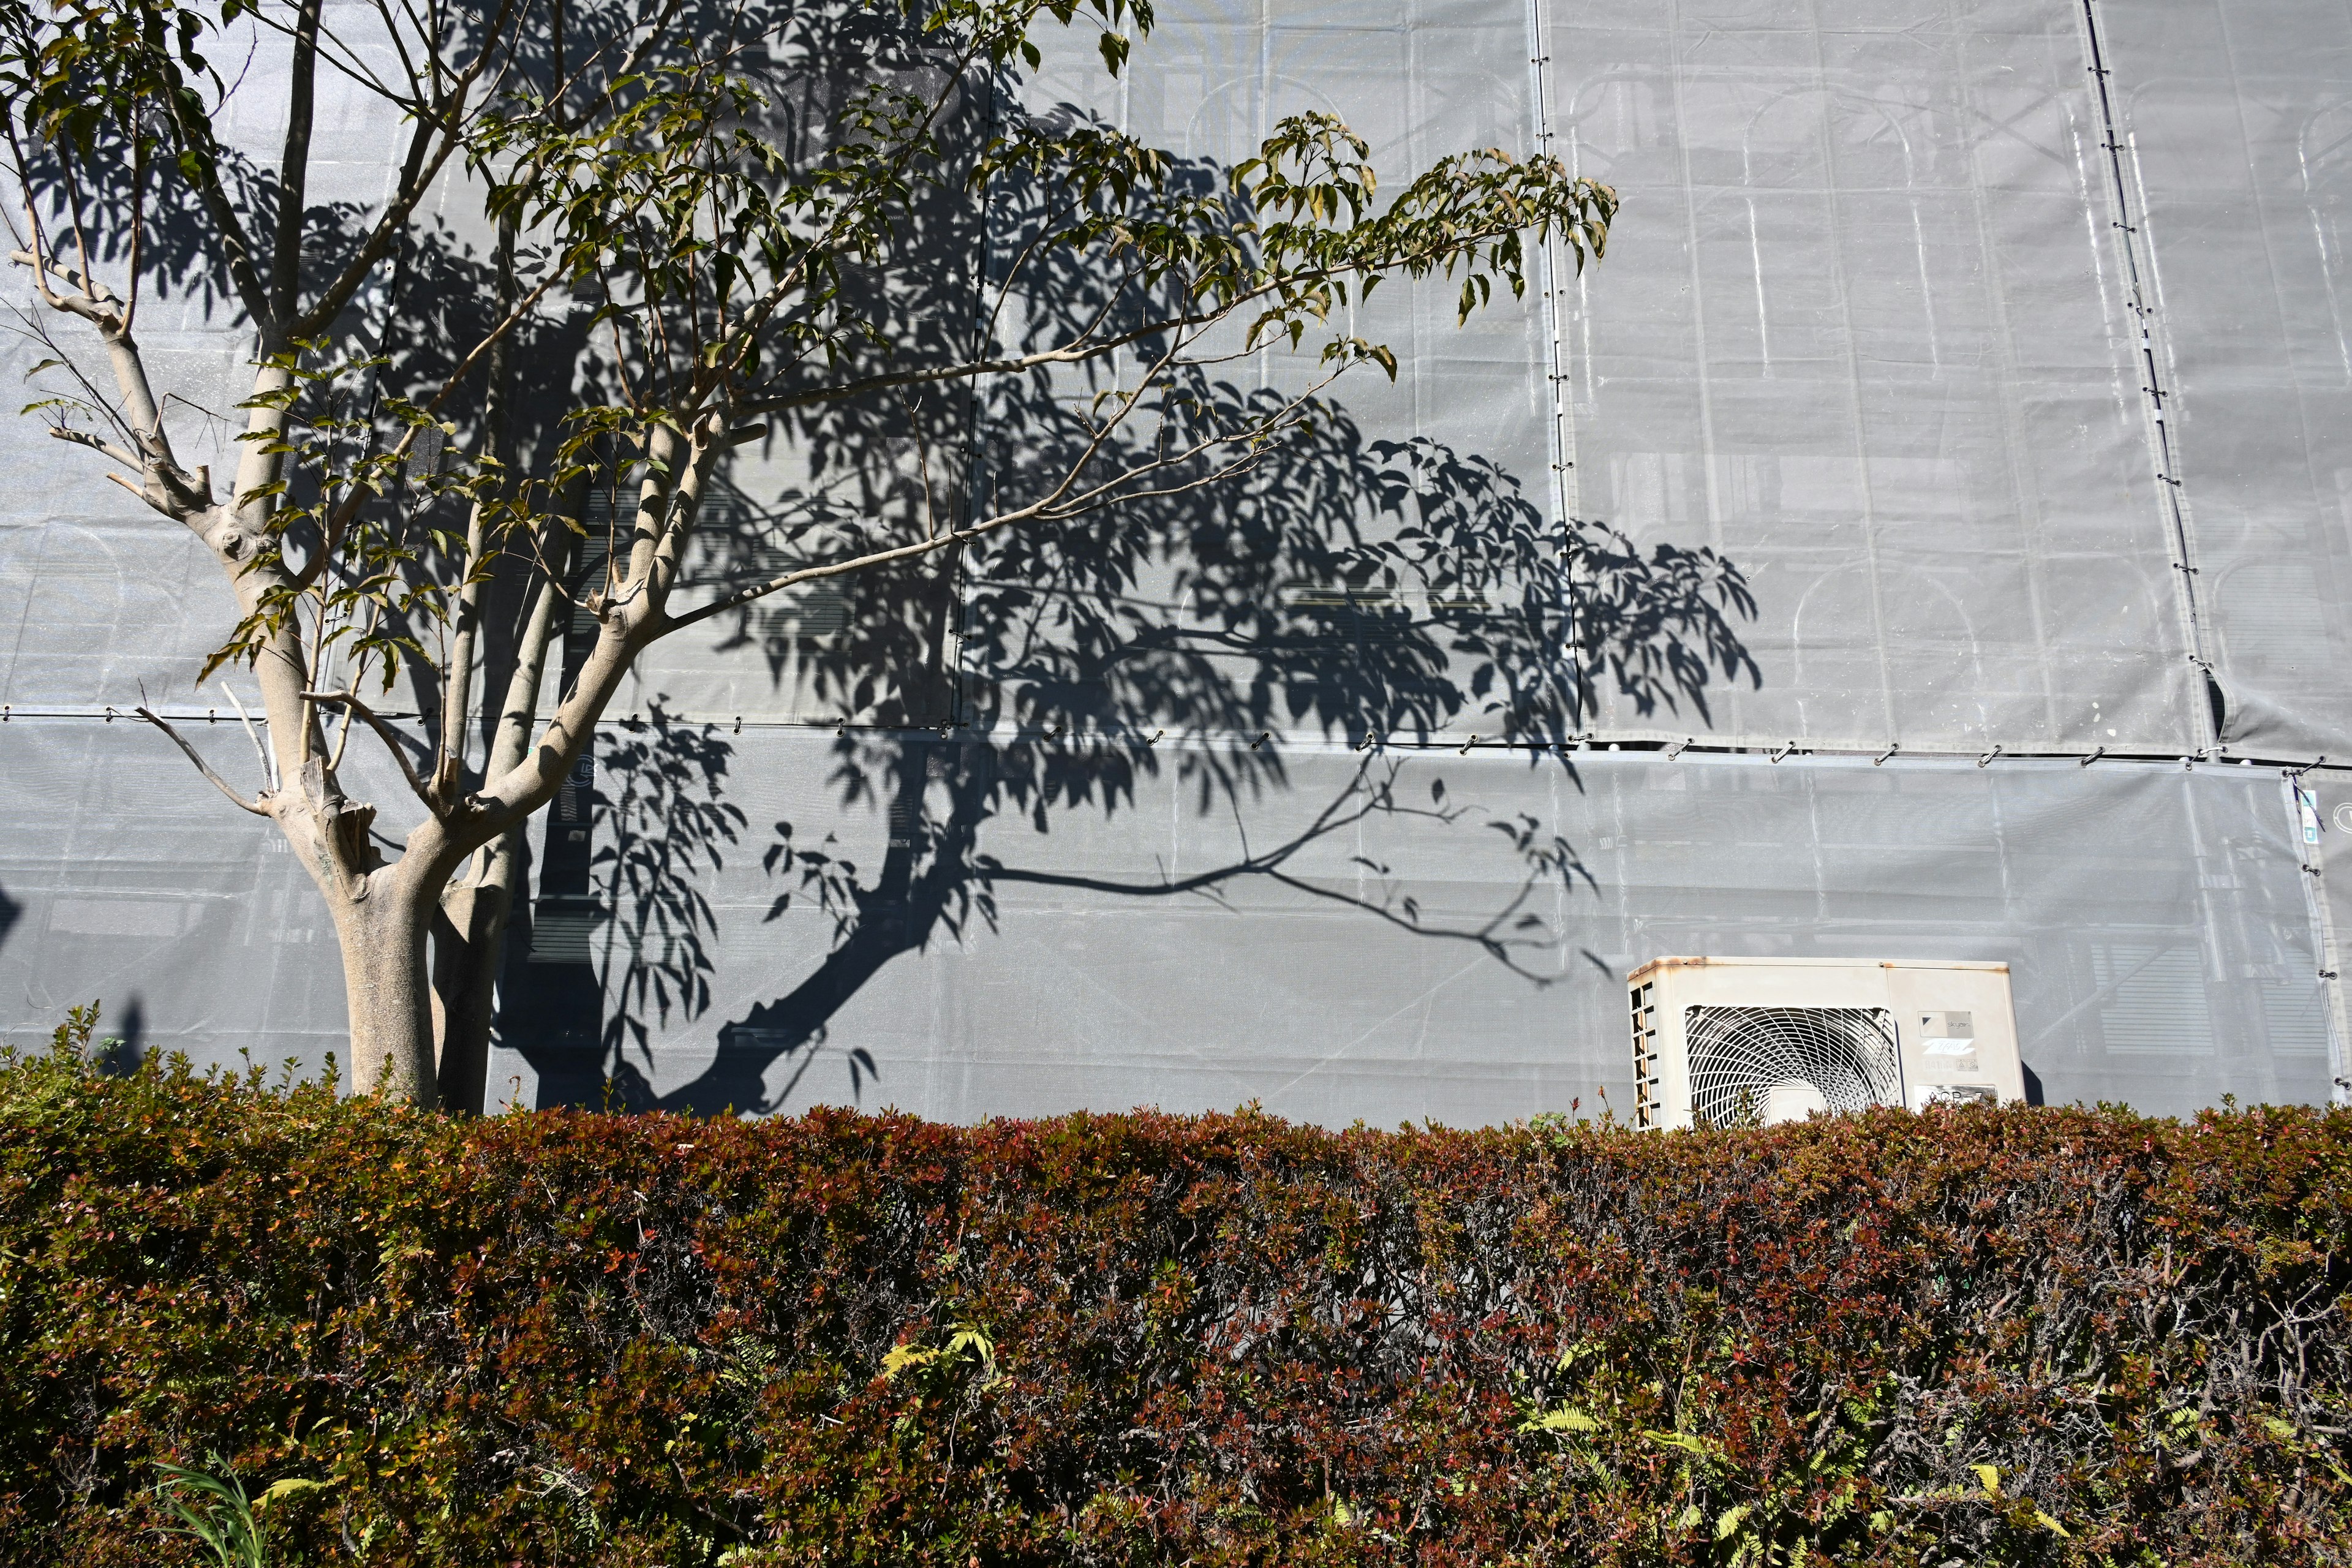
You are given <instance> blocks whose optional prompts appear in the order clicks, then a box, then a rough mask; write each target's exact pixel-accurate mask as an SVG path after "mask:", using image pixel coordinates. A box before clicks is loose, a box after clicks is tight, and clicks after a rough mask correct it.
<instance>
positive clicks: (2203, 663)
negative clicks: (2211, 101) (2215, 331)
mask: <svg viewBox="0 0 2352 1568" xmlns="http://www.w3.org/2000/svg"><path fill="white" fill-rule="evenodd" d="M2082 5H2083V43H2084V49H2085V50H2086V51H2087V52H2088V54H2089V57H2090V59H2089V70H2090V73H2091V89H2092V97H2093V100H2095V102H2096V103H2097V104H2098V108H2099V131H2100V134H2101V135H2102V137H2104V138H2105V140H2104V141H2103V142H2101V146H2102V147H2103V148H2104V149H2105V153H2106V154H2107V174H2108V176H2109V179H2110V181H2111V189H2112V190H2113V192H2114V201H2115V215H2116V216H2115V219H2114V222H2115V227H2116V238H2117V239H2118V240H2120V241H2121V242H2122V246H2123V257H2124V279H2125V282H2126V286H2127V287H2128V288H2129V289H2130V290H2131V311H2132V314H2133V316H2134V317H2136V318H2137V321H2138V322H2139V343H2138V351H2139V367H2140V372H2141V374H2143V375H2145V376H2146V377H2147V380H2146V381H2145V382H2143V383H2142V384H2141V385H2140V396H2141V398H2142V399H2143V400H2144V404H2145V406H2146V408H2147V424H2148V426H2150V427H2151V429H2152V431H2153V437H2152V439H2151V442H2150V446H2151V448H2152V449H2151V451H2150V454H2149V456H2150V458H2151V460H2152V461H2153V462H2154V463H2155V465H2156V478H2157V482H2158V487H2159V488H2160V489H2162V491H2163V504H2164V508H2165V515H2166V517H2167V519H2168V521H2170V523H2171V527H2170V529H2169V530H2168V535H2169V537H2168V540H2167V545H2168V548H2169V550H2170V551H2171V553H2172V578H2173V587H2174V589H2175V593H2176V600H2175V602H2176V603H2177V604H2178V605H2179V610H2180V617H2181V622H2182V624H2183V626H2185V627H2186V629H2187V631H2188V634H2189V663H2190V664H2191V665H2192V666H2194V667H2195V668H2196V670H2197V673H2198V676H2199V678H2200V679H2198V680H2196V681H2194V682H2192V683H2191V688H2190V693H2189V706H2190V707H2191V708H2192V709H2193V710H2195V711H2194V714H2193V718H2194V719H2195V721H2196V725H2197V729H2198V731H2199V732H2200V733H2201V734H2202V735H2204V737H2205V747H2204V750H2205V751H2206V752H2215V751H2219V750H2220V749H2221V726H2220V724H2219V723H2217V722H2216V721H2215V719H2214V715H2213V705H2212V702H2211V700H2210V694H2209V692H2208V691H2207V689H2206V688H2207V687H2208V685H2210V683H2211V682H2212V681H2213V661H2212V660H2211V658H2209V657H2208V656H2207V654H2206V650H2205V627H2204V623H2203V618H2202V617H2201V616H2200V615H2199V613H2198V603H2197V584H2196V583H2195V581H2194V579H2195V577H2196V575H2197V557H2196V552H2195V550H2194V548H2193V546H2192V535H2191V534H2190V532H2189V516H2188V510H2187V508H2186V505H2185V504H2184V502H2183V500H2182V499H2181V494H2180V492H2181V489H2182V481H2181V477H2180V474H2179V471H2178V470H2179V463H2178V461H2177V460H2176V458H2175V455H2174V452H2173V449H2172V431H2171V428H2170V426H2168V423H2167V422H2166V420H2165V416H2164V405H2165V403H2166V400H2167V399H2168V398H2169V397H2170V396H2171V394H2169V393H2168V392H2167V391H2166V390H2165V387H2164V380H2163V377H2162V376H2161V375H2159V374H2158V369H2157V353H2156V342H2155V337H2154V332H2155V330H2156V326H2157V321H2156V312H2155V311H2154V310H2152V309H2151V308H2150V306H2149V304H2148V301H2147V286H2146V281H2145V279H2143V278H2142V277H2141V274H2140V264H2139V246H2138V244H2137V238H2138V235H2139V229H2140V227H2142V226H2145V225H2146V222H2147V218H2146V215H2145V214H2143V215H2142V217H2141V221H2140V225H2138V226H2135V225H2134V224H2133V222H2132V210H2133V209H2132V205H2131V184H2130V182H2129V181H2128V180H2127V179H2126V178H2125V175H2124V156H2123V155H2124V149H2125V147H2126V142H2124V141H2123V139H2122V138H2121V137H2120V136H2119V135H2118V134H2117V133H2116V111H2115V102H2114V98H2113V95H2112V94H2110V93H2109V92H2108V91H2107V77H2108V75H2109V74H2110V73H2109V71H2108V68H2107V60H2106V46H2105V40H2104V39H2103V38H2102V37H2101V36H2100V33H2099V16H2098V7H2097V4H2096V0H2082ZM2150 254H2151V259H2152V258H2153V251H2151V253H2150Z"/></svg>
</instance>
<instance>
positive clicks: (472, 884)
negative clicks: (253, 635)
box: [433, 480, 587, 1115]
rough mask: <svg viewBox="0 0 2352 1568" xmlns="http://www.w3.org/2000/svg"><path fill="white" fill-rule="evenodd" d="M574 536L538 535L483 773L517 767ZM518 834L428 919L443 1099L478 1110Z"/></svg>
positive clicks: (567, 502) (574, 504)
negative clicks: (536, 575) (540, 567)
mask: <svg viewBox="0 0 2352 1568" xmlns="http://www.w3.org/2000/svg"><path fill="white" fill-rule="evenodd" d="M586 493H587V487H586V484H585V483H584V481H580V480H575V481H574V482H573V483H572V484H571V485H570V486H568V487H567V488H566V489H565V491H564V493H563V495H562V498H561V499H560V500H559V501H558V502H557V508H556V510H557V516H558V517H559V518H576V517H577V516H579V514H580V503H581V501H582V500H583V498H584V497H585V495H586ZM571 552H572V531H571V530H570V529H569V528H568V527H566V526H564V525H563V524H562V523H561V522H560V521H559V522H558V523H557V524H555V525H553V526H551V527H550V528H548V529H547V530H546V531H545V532H544V534H543V535H542V537H541V545H540V550H539V559H540V560H541V561H542V562H543V563H545V567H544V570H545V572H546V574H548V575H547V576H546V577H544V578H542V580H541V582H540V583H539V584H538V586H537V588H536V590H535V591H534V592H533V594H532V595H531V601H530V609H529V610H528V611H527V612H525V614H524V616H523V621H522V628H521V631H520V633H519V634H518V637H517V639H516V647H515V664H514V670H513V673H512V675H511V676H510V677H509V679H508V681H507V698H506V705H505V707H504V708H503V709H502V710H500V712H499V724H498V729H497V731H496V732H495V733H494V734H493V735H492V737H491V739H490V746H489V756H488V761H487V763H485V765H484V767H483V770H482V772H483V776H484V777H486V778H496V777H499V775H501V774H503V773H506V772H508V771H509V769H512V768H514V767H516V766H518V765H520V763H521V762H522V759H523V755H524V753H525V752H528V751H529V750H530V742H531V735H532V731H533V728H534V726H536V724H537V723H538V718H539V694H540V688H541V684H542V683H543V682H544V680H545V679H546V669H547V662H548V654H549V652H550V651H551V648H552V647H553V646H554V643H555V640H556V638H555V628H556V625H557V620H558V616H557V611H558V610H559V608H568V606H569V601H568V600H565V599H564V598H563V597H562V595H559V594H558V593H557V592H556V590H555V585H556V584H557V583H559V582H561V581H562V578H563V576H564V574H565V573H566V572H567V571H568V570H569V569H570V564H571V559H572V553H571ZM529 820H530V819H529V818H528V817H526V818H525V819H524V822H525V823H527V822H528V821H529ZM523 835H524V826H523V824H522V823H518V824H517V825H516V826H513V827H510V828H509V829H508V830H507V831H506V832H505V833H503V834H501V835H499V837H497V838H495V839H493V840H491V842H490V845H489V847H488V851H487V852H486V853H485V855H484V857H483V863H482V868H481V872H480V874H479V875H478V876H477V877H475V878H474V879H472V880H470V881H467V882H463V883H460V884H458V885H457V886H455V887H452V888H451V889H449V890H448V891H447V892H446V894H444V895H443V897H442V900H441V913H440V918H439V919H438V920H437V921H435V922H434V927H433V1004H434V1037H435V1038H436V1039H437V1040H438V1041H439V1042H440V1052H439V1060H440V1089H441V1104H442V1106H443V1107H444V1108H445V1109H447V1110H464V1111H471V1112H474V1113H475V1114H477V1115H478V1114H480V1113H482V1112H483V1111H486V1110H488V1109H489V1081H488V1080H489V1066H490V1027H491V1026H492V1025H493V1024H494V1023H496V1022H497V1017H498V981H499V970H500V969H501V968H502V967H504V964H503V962H502V961H503V959H504V956H505V952H506V932H507V918H508V916H509V914H511V913H512V912H513V910H514V903H515V899H516V897H517V894H518V892H519V890H520V886H521V881H522V862H523Z"/></svg>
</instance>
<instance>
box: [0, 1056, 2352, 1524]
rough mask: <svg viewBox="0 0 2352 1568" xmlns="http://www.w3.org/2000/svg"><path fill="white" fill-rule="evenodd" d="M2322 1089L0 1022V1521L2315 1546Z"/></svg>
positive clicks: (2346, 1200)
mask: <svg viewBox="0 0 2352 1568" xmlns="http://www.w3.org/2000/svg"><path fill="white" fill-rule="evenodd" d="M2347 1174H2352V1115H2347V1114H2346V1113H2344V1112H2340V1111H2338V1112H2328V1113H2324V1114H2323V1113H2320V1112H2317V1111H2313V1110H2273V1109H2263V1110H2243V1111H2228V1112H2221V1113H2215V1114H2210V1115H2207V1116H2203V1117H2200V1118H2199V1119H2198V1120H2197V1121H2193V1122H2177V1121H2161V1120H2151V1119H2147V1118H2143V1117H2138V1116H2135V1115H2132V1114H2129V1113H2127V1112H2126V1111H2123V1110H2113V1109H2103V1110H2079V1109H2077V1110H2031V1109H2025V1108H2003V1109H1998V1110H1996V1109H1990V1108H1971V1109H1964V1110H1947V1109H1937V1110H1933V1111H1930V1112H1928V1113H1927V1114H1925V1115H1917V1116H1914V1115H1910V1114H1907V1113H1902V1112H1892V1111H1890V1112H1884V1113H1877V1114H1873V1115H1869V1116H1864V1117H1849V1118H1838V1119H1827V1118H1824V1119H1817V1120H1815V1121H1811V1122H1808V1123H1805V1124H1801V1125H1796V1126H1788V1127H1780V1128H1774V1129H1769V1130H1764V1131H1702V1132H1697V1133H1675V1134H1641V1133H1634V1132H1631V1131H1626V1130H1624V1129H1623V1128H1622V1127H1619V1126H1615V1125H1612V1124H1609V1123H1607V1122H1606V1121H1602V1122H1593V1121H1559V1120H1543V1121H1538V1122H1537V1123H1535V1124H1532V1125H1528V1126H1519V1127H1512V1128H1506V1129H1499V1130H1490V1131H1451V1130H1446V1129H1441V1128H1434V1127H1432V1128H1426V1129H1422V1130H1406V1131H1395V1132H1384V1131H1372V1130H1368V1129H1363V1128H1358V1129H1353V1130H1350V1131H1319V1130H1316V1129H1312V1128H1307V1127H1297V1126H1292V1125H1288V1124H1286V1123H1285V1122H1282V1121H1277V1120H1275V1119H1273V1118H1270V1117H1266V1116H1263V1115H1258V1114H1255V1113H1251V1112H1243V1113H1240V1114H1235V1115H1231V1116H1203V1117H1183V1116H1171V1115H1160V1114H1156V1113H1151V1112H1140V1111H1139V1112H1136V1113H1133V1114H1129V1115H1117V1116H1071V1117H1063V1118H1058V1119H1055V1120H1050V1121H997V1122H992V1123H989V1124H987V1125H984V1126H976V1127H954V1126H943V1125H938V1124H934V1123H929V1122H924V1121H917V1120H914V1119H911V1118H908V1117H903V1116H895V1115H883V1116H866V1115H857V1114H853V1113H850V1112H847V1111H839V1110H819V1111H814V1112H811V1113H809V1114H807V1115H804V1116H802V1117H800V1118H798V1119H796V1120H790V1121H782V1120H779V1121H763V1122H757V1123H750V1122H738V1121H695V1120H688V1119H683V1118H677V1117H668V1116H603V1115H589V1114H580V1113H573V1112H541V1113H534V1114H527V1115H513V1116H507V1117H501V1118H498V1119H494V1120H485V1121H459V1120H453V1119H444V1118H439V1117H436V1116H432V1115H428V1114H420V1113H416V1112H413V1111H409V1110H403V1109H399V1108H396V1107H393V1106H388V1105H384V1104H381V1103H376V1102H373V1101H368V1100H349V1099H339V1098H338V1097H337V1095H336V1093H335V1091H334V1089H333V1088H332V1087H331V1085H318V1084H310V1085H288V1084H286V1083H284V1082H283V1081H280V1082H279V1083H278V1084H277V1085H275V1086H273V1085H271V1084H269V1083H266V1082H265V1081H264V1080H263V1079H262V1077H261V1075H260V1074H259V1073H257V1072H248V1073H247V1074H244V1075H241V1076H234V1077H232V1076H224V1075H217V1074H215V1075H203V1074H198V1073H196V1072H194V1071H193V1070H191V1069H190V1068H188V1067H187V1066H186V1064H185V1063H184V1062H172V1063H164V1064H158V1063H150V1064H148V1065H146V1066H144V1067H142V1068H138V1069H137V1070H135V1071H133V1072H131V1073H129V1074H128V1075H126V1076H107V1075H105V1074H103V1073H101V1072H100V1071H98V1070H96V1069H95V1068H92V1067H90V1066H89V1065H88V1064H87V1063H86V1061H85V1059H84V1053H83V1051H82V1050H80V1049H79V1048H77V1047H75V1045H74V1043H73V1042H70V1041H68V1042H66V1043H64V1044H62V1045H61V1046H60V1047H58V1049H56V1050H53V1051H52V1052H50V1053H49V1054H47V1055H42V1056H35V1057H30V1058H7V1059H5V1061H0V1355H5V1379H0V1557H5V1560H6V1561H7V1562H10V1563H19V1564H30V1563H72V1564H101V1563H103V1564H119V1563H141V1564H146V1563H193V1562H197V1561H202V1560H205V1559H202V1558H200V1557H199V1556H198V1551H199V1549H198V1548H197V1547H196V1545H195V1543H194V1542H191V1541H189V1540H187V1539H185V1538H181V1537H173V1536H167V1535H165V1534H163V1532H162V1528H161V1527H163V1526H164V1525H166V1524H167V1523H169V1522H170V1521H169V1519H168V1517H167V1512H166V1510H165V1509H164V1508H163V1503H162V1502H161V1501H160V1500H159V1499H158V1497H157V1495H156V1492H155V1483H156V1480H157V1478H158V1476H159V1475H161V1474H163V1471H161V1470H160V1469H159V1466H161V1465H163V1464H166V1463H170V1464H177V1465H183V1466H186V1467H189V1468H194V1469H198V1470H205V1471H209V1472H211V1473H215V1474H223V1475H230V1474H233V1475H234V1476H235V1477H236V1479H237V1481H238V1484H241V1485H243V1486H245V1487H246V1488H247V1489H249V1490H250V1491H252V1492H253V1493H255V1494H256V1495H259V1494H261V1493H262V1492H263V1491H264V1490H265V1489H271V1488H273V1487H274V1488H275V1489H276V1496H275V1497H274V1498H273V1500H272V1501H271V1502H270V1503H269V1504H268V1506H266V1507H264V1508H263V1509H262V1510H260V1517H261V1518H262V1520H263V1521H264V1523H265V1526H266V1532H267V1534H268V1538H269V1541H270V1548H271V1551H272V1552H273V1556H272V1559H271V1560H272V1562H273V1563H280V1564H284V1563H341V1562H345V1561H362V1562H365V1563H371V1564H375V1563H383V1564H412V1563H415V1564H422V1563H432V1564H445V1563H486V1564H487V1563H529V1564H541V1563H646V1564H656V1563H658V1564H665V1565H686V1564H699V1563H729V1564H733V1565H738V1568H751V1565H755V1564H768V1563H832V1564H849V1563H875V1564H884V1563H887V1564H893V1565H905V1568H997V1565H1000V1564H1016V1563H1018V1564H1027V1563H1036V1564H1046V1563H1052V1564H1057V1565H1059V1564H1080V1563H1136V1564H1141V1563H1154V1564H1158V1563H1168V1564H1176V1563H1196V1564H1203V1565H1207V1564H1229V1563H1230V1564H1237V1563H1265V1564H1273V1563H1285V1564H1288V1563H1351V1564H1352V1563H1399V1564H1402V1563H1423V1564H1429V1565H1432V1568H1437V1565H1450V1564H1462V1565H1465V1568H1467V1565H1469V1564H1474V1563H1475V1564H1503V1563H1612V1564H1615V1563H1622V1564H1633V1563H1744V1564H1759V1565H1760V1564H1767V1563H1773V1564H1777V1563H1800V1562H1833V1563H1906V1564H1944V1563H1953V1564H1958V1563H1971V1564H1973V1563H2132V1564H2138V1563H2178V1564H2190V1563H2253V1562H2262V1563H2342V1562H2345V1561H2347V1556H2352V1547H2347V1541H2352V1474H2347V1470H2352V1451H2347V1394H2348V1393H2352V1378H2347V1372H2352V1363H2347V1354H2348V1353H2352V1333H2347V1311H2346V1309H2347V1291H2352V1274H2347V1269H2352V1262H2347V1247H2346V1227H2347V1205H2352V1184H2347Z"/></svg>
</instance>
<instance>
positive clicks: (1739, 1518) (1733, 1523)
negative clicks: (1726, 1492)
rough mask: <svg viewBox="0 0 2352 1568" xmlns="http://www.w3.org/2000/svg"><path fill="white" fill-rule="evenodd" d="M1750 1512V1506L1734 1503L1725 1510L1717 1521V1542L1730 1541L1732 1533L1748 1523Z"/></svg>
mask: <svg viewBox="0 0 2352 1568" xmlns="http://www.w3.org/2000/svg"><path fill="white" fill-rule="evenodd" d="M1749 1511H1750V1510H1749V1507H1748V1504H1747V1503H1744V1502H1741V1503H1734V1504H1732V1505H1731V1506H1730V1507H1729V1508H1727V1509H1725V1510H1723V1512H1722V1513H1721V1514H1720V1515H1718V1516H1717V1519H1716V1521H1715V1538H1716V1539H1717V1541H1727V1540H1729V1539H1730V1537H1731V1532H1732V1531H1735V1530H1738V1528H1739V1527H1740V1525H1741V1524H1742V1523H1743V1522H1745V1521H1746V1520H1747V1518H1748V1513H1749Z"/></svg>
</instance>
